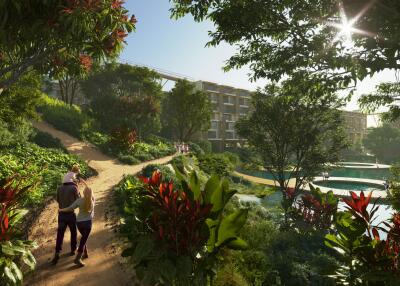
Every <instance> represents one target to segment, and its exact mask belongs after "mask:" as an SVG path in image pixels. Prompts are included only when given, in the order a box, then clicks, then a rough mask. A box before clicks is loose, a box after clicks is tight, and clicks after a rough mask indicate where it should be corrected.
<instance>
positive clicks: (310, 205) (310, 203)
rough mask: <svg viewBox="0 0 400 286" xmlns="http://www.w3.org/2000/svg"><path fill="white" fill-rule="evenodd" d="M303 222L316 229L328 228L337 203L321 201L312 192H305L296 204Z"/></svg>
mask: <svg viewBox="0 0 400 286" xmlns="http://www.w3.org/2000/svg"><path fill="white" fill-rule="evenodd" d="M296 208H297V210H298V211H299V213H300V214H301V216H302V219H303V221H304V222H306V223H307V224H309V225H312V226H314V227H316V228H317V229H328V228H330V226H331V224H332V220H333V217H334V215H335V213H336V212H337V203H336V204H330V203H328V202H321V201H319V200H318V199H316V198H315V197H314V196H313V195H312V194H305V195H304V196H302V197H301V200H299V201H298V203H297V205H296Z"/></svg>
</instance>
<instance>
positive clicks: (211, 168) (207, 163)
mask: <svg viewBox="0 0 400 286" xmlns="http://www.w3.org/2000/svg"><path fill="white" fill-rule="evenodd" d="M232 158H233V157H231V156H229V155H226V154H218V153H210V154H206V155H204V156H200V157H199V158H198V160H199V167H200V169H201V170H203V171H204V172H206V173H207V174H209V175H211V174H217V175H218V176H221V177H227V176H229V174H230V173H231V172H232V171H233V170H234V168H235V166H236V165H235V164H234V162H232V161H231V160H230V159H232ZM232 160H233V159H232Z"/></svg>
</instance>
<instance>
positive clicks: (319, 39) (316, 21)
mask: <svg viewBox="0 0 400 286" xmlns="http://www.w3.org/2000/svg"><path fill="white" fill-rule="evenodd" d="M171 2H173V3H174V6H173V7H172V14H173V16H175V17H183V16H184V15H186V14H192V15H193V16H194V18H195V20H198V21H201V20H204V19H208V20H211V21H212V22H213V24H214V27H215V31H213V32H210V35H211V41H210V43H209V44H210V45H218V44H220V43H222V42H226V43H228V44H231V45H234V44H236V45H237V48H238V49H237V51H238V52H237V54H235V55H233V56H232V57H231V58H230V59H229V60H228V61H227V64H226V67H225V69H230V68H239V67H242V66H246V65H249V66H250V69H251V70H252V72H253V73H252V78H253V79H258V78H265V77H267V78H268V79H270V80H275V81H277V80H279V79H282V78H285V77H286V76H287V75H289V76H290V75H295V74H298V73H299V72H303V71H312V74H314V75H319V76H320V77H321V81H320V82H321V84H322V85H326V84H333V85H339V86H342V87H345V86H347V85H349V84H350V83H351V81H353V82H355V81H357V80H362V79H364V78H366V77H367V76H369V75H373V74H374V73H377V72H379V71H382V70H384V69H395V70H396V69H398V68H399V63H398V61H397V53H398V52H399V47H400V46H399V41H398V40H397V39H398V37H399V32H398V13H399V9H400V7H399V5H398V3H397V2H396V1H384V3H382V2H381V1H373V2H368V3H366V2H364V1H339V0H327V1H320V0H311V1H296V0H289V1H278V0H247V1H231V0H195V1H194V0H173V1H171ZM343 19H348V20H346V21H345V22H344V20H343ZM347 21H348V22H347ZM347 23H349V25H350V24H351V28H352V30H351V31H350V32H349V33H347V32H345V31H344V30H342V28H343V26H346V24H347ZM345 28H346V27H345ZM360 31H361V32H360ZM349 38H351V39H349Z"/></svg>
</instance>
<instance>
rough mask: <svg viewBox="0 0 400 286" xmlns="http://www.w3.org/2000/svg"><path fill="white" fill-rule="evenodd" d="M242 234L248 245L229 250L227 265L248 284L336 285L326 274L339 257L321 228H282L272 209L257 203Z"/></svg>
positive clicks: (258, 285)
mask: <svg viewBox="0 0 400 286" xmlns="http://www.w3.org/2000/svg"><path fill="white" fill-rule="evenodd" d="M241 237H242V238H243V239H244V240H246V241H247V242H248V244H249V247H248V249H246V250H244V251H240V252H231V253H229V255H228V256H227V257H226V258H225V259H224V262H225V263H226V264H225V263H224V268H225V265H227V266H228V267H230V269H234V270H235V272H236V271H237V273H238V274H240V276H242V277H244V278H245V279H246V281H247V283H248V284H249V285H256V286H261V285H293V286H294V285H296V286H297V285H315V286H317V285H318V286H320V285H332V286H333V285H335V284H334V281H333V279H331V278H329V277H327V275H328V274H333V273H334V271H335V269H336V267H337V264H338V261H337V260H336V259H335V257H334V256H333V255H332V252H331V251H330V249H329V248H327V247H326V246H324V244H323V237H322V235H321V233H320V232H298V231H296V229H290V230H286V231H282V230H279V225H278V221H277V220H276V218H275V216H274V214H273V209H271V208H267V209H266V208H264V207H262V206H256V205H254V206H252V207H251V210H250V211H249V218H248V223H246V225H245V226H244V227H243V229H242V231H241ZM222 270H224V269H222ZM219 275H220V272H218V273H217V280H218V276H219ZM222 285H223V284H222Z"/></svg>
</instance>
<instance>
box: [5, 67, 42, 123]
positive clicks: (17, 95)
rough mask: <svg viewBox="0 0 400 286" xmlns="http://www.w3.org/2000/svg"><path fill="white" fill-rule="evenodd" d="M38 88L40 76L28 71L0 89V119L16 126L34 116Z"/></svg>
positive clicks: (38, 95) (38, 99) (39, 87)
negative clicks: (7, 86)
mask: <svg viewBox="0 0 400 286" xmlns="http://www.w3.org/2000/svg"><path fill="white" fill-rule="evenodd" d="M0 69H1V61H0ZM0 81H1V77H0ZM40 89H41V77H40V76H39V75H38V74H37V73H35V72H29V73H27V74H25V75H24V76H22V77H21V78H19V80H18V81H17V82H15V83H14V84H12V85H11V86H10V88H9V89H6V90H3V91H2V92H1V91H0V106H1V108H0V120H1V121H4V122H6V123H8V124H9V125H10V126H11V127H16V126H17V125H18V124H20V123H21V122H22V121H24V120H26V119H32V118H36V117H37V115H36V109H35V106H36V105H37V104H39V103H40V102H41V92H40Z"/></svg>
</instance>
